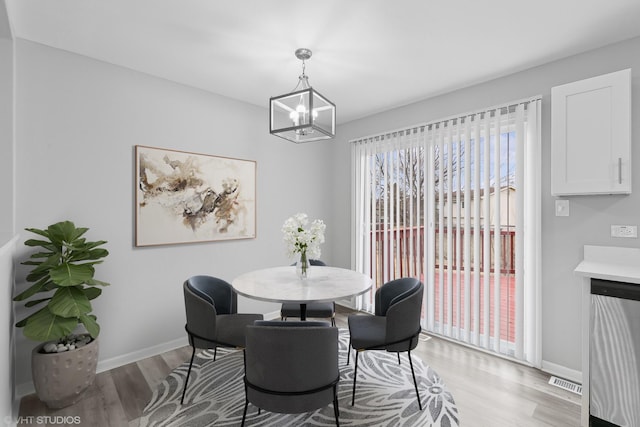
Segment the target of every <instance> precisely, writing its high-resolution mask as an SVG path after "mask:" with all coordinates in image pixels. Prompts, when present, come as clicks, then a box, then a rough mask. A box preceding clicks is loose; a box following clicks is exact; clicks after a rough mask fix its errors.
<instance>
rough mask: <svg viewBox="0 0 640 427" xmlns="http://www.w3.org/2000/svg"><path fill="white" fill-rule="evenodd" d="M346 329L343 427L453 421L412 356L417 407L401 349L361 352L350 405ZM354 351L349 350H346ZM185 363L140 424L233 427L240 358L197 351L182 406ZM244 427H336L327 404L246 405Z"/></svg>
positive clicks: (451, 405)
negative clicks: (279, 410)
mask: <svg viewBox="0 0 640 427" xmlns="http://www.w3.org/2000/svg"><path fill="white" fill-rule="evenodd" d="M348 343H349V336H348V332H347V331H345V330H340V360H339V363H340V371H341V374H340V383H339V385H338V401H339V407H340V425H341V426H376V427H379V426H421V427H422V426H442V427H455V426H458V425H459V424H458V423H459V421H458V409H457V407H456V405H455V402H454V400H453V396H452V395H451V393H449V392H448V391H447V389H446V388H445V386H444V384H443V383H442V380H441V379H440V377H439V376H438V374H437V373H436V372H435V371H434V370H433V369H431V368H430V367H429V366H426V365H425V364H424V363H422V361H421V360H420V359H419V358H418V357H416V356H415V355H412V359H413V366H414V369H415V372H416V379H417V380H418V389H419V390H420V397H421V399H422V407H423V410H422V411H420V410H419V408H418V402H417V399H416V394H415V389H414V386H413V379H412V378H411V368H410V366H409V361H408V360H407V356H406V353H403V354H401V362H402V363H401V364H400V365H398V358H397V356H396V354H395V353H387V352H384V351H366V352H363V353H361V354H360V357H359V360H358V381H357V390H356V401H355V405H354V406H351V389H352V384H353V366H354V361H353V357H352V358H351V362H350V364H349V365H346V364H345V363H346V357H347V353H346V351H347V346H348ZM352 356H353V354H352ZM188 368H189V362H188V361H187V362H185V363H183V364H182V365H180V366H179V367H178V368H176V369H175V370H174V371H173V372H171V374H170V375H169V376H168V377H167V378H165V380H164V381H163V382H162V383H161V384H159V385H158V387H157V388H156V390H154V392H153V396H152V398H151V401H150V402H149V404H148V405H147V407H146V408H145V409H144V413H143V415H142V417H141V419H140V426H153V427H177V426H189V427H196V426H203V427H204V426H216V427H217V426H239V425H240V422H241V420H242V411H243V409H244V385H243V382H242V377H243V375H244V368H243V357H242V352H240V351H221V350H218V356H217V358H216V361H215V362H214V361H213V351H204V352H201V353H200V354H196V357H195V359H194V361H193V368H192V370H191V376H190V378H189V385H188V387H187V394H186V396H185V402H184V405H180V397H181V394H182V388H183V386H184V379H185V377H186V375H187V370H188ZM245 425H246V426H260V427H266V426H269V427H276V426H277V427H281V426H290V427H300V426H334V425H335V419H334V416H333V407H332V406H331V405H329V406H327V407H325V408H322V409H319V410H317V411H316V412H312V413H305V414H291V415H289V414H276V413H270V412H267V411H261V412H260V414H258V410H257V408H256V407H254V406H252V405H251V404H250V405H249V409H248V412H247V420H246V423H245Z"/></svg>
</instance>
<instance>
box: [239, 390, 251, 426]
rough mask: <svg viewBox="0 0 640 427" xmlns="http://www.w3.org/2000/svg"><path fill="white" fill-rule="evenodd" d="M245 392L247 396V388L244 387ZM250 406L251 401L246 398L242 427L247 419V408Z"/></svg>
mask: <svg viewBox="0 0 640 427" xmlns="http://www.w3.org/2000/svg"><path fill="white" fill-rule="evenodd" d="M244 392H245V396H246V393H247V386H245V387H244ZM248 406H249V399H247V398H246V397H245V398H244V412H243V413H242V423H241V424H240V427H244V420H245V419H246V418H247V407H248Z"/></svg>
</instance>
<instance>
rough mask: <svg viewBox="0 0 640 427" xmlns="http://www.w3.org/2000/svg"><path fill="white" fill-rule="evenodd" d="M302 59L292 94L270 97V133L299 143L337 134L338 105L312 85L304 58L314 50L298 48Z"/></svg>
mask: <svg viewBox="0 0 640 427" xmlns="http://www.w3.org/2000/svg"><path fill="white" fill-rule="evenodd" d="M296 58H298V59H299V60H301V61H302V74H301V75H300V76H299V77H298V85H297V86H296V87H295V88H294V89H293V91H292V92H291V93H288V94H286V95H280V96H274V97H272V98H270V99H269V122H270V126H269V132H270V133H271V134H272V135H275V136H279V137H280V138H284V139H286V140H288V141H292V142H296V143H300V142H310V141H318V140H321V139H330V138H333V137H334V136H335V133H336V106H335V104H334V103H333V102H331V101H329V100H328V99H327V98H325V97H324V96H322V95H321V94H319V93H318V91H316V90H315V89H313V88H312V87H311V86H310V85H309V78H308V77H307V75H306V74H305V61H306V60H308V59H309V58H311V50H309V49H305V48H301V49H298V50H296Z"/></svg>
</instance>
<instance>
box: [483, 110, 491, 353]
mask: <svg viewBox="0 0 640 427" xmlns="http://www.w3.org/2000/svg"><path fill="white" fill-rule="evenodd" d="M490 115H491V114H490V113H485V114H484V127H483V138H484V140H483V148H484V158H483V168H484V174H483V175H484V177H483V178H484V180H483V185H482V193H483V198H482V200H483V203H484V206H483V207H484V227H483V236H482V237H483V242H482V243H483V248H482V256H483V260H484V262H483V272H484V274H483V278H484V283H483V296H484V301H483V304H482V305H483V307H482V309H483V310H482V311H483V320H484V321H483V333H484V342H483V343H482V346H483V347H485V348H489V340H490V338H491V329H490V328H491V318H490V317H491V310H490V300H491V294H490V286H491V275H490V271H491V204H490V198H489V192H490V191H491V144H490V140H491V133H490V129H489V127H490V125H491V122H490V120H489V116H490Z"/></svg>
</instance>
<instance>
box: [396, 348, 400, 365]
mask: <svg viewBox="0 0 640 427" xmlns="http://www.w3.org/2000/svg"><path fill="white" fill-rule="evenodd" d="M396 354H397V355H398V365H399V364H400V352H399V351H398V352H397V353H396Z"/></svg>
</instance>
